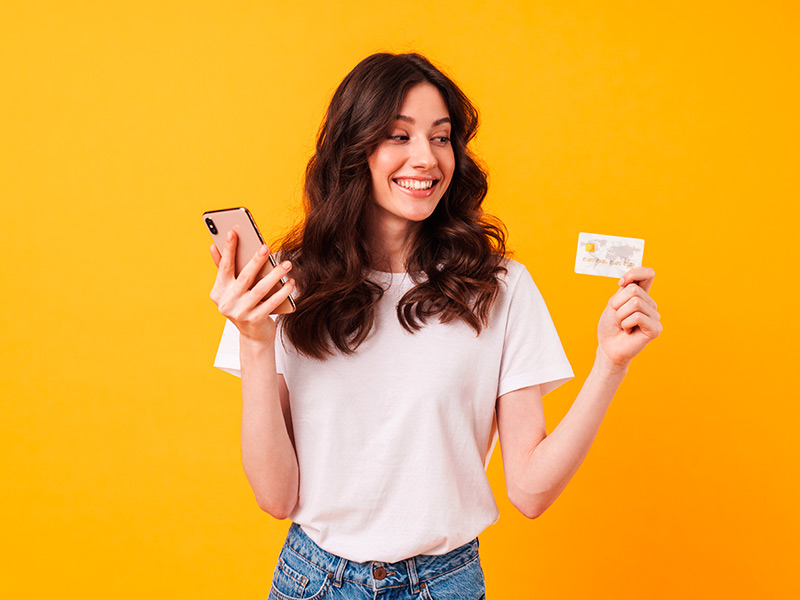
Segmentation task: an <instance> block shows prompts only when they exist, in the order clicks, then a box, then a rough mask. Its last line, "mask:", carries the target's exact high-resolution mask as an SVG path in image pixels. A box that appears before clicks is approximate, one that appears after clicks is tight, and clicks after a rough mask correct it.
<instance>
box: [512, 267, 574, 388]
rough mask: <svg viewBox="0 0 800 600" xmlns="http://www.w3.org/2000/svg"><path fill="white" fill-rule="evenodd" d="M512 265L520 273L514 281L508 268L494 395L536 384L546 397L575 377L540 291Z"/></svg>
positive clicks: (521, 271)
mask: <svg viewBox="0 0 800 600" xmlns="http://www.w3.org/2000/svg"><path fill="white" fill-rule="evenodd" d="M509 266H510V265H509ZM514 266H515V267H517V268H518V269H519V271H520V274H519V276H518V277H517V278H516V281H514V280H513V272H512V270H511V269H509V273H508V275H509V279H510V280H511V281H509V284H508V285H509V288H510V289H509V290H508V292H509V293H510V300H509V303H508V315H507V319H506V328H505V337H504V340H503V352H502V357H501V361H500V378H499V384H498V389H497V396H498V397H500V396H502V395H503V394H507V393H508V392H513V391H514V390H518V389H521V388H524V387H528V386H532V385H539V386H540V389H541V392H542V395H545V394H547V393H548V392H551V391H553V390H554V389H555V388H557V387H558V386H559V385H561V384H562V383H564V382H566V381H568V380H570V379H572V378H573V377H574V376H575V375H574V374H573V372H572V367H571V366H570V364H569V360H567V356H566V354H565V353H564V348H563V347H562V346H561V340H560V339H559V338H558V333H557V332H556V328H555V326H554V325H553V320H552V319H551V317H550V312H549V311H548V310H547V306H546V305H545V302H544V298H542V295H541V293H539V289H538V288H537V287H536V284H535V283H534V282H533V279H532V278H531V276H530V274H529V273H528V270H527V269H526V268H525V267H524V266H522V265H521V264H519V263H514ZM515 270H516V269H515Z"/></svg>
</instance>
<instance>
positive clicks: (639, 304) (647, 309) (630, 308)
mask: <svg viewBox="0 0 800 600" xmlns="http://www.w3.org/2000/svg"><path fill="white" fill-rule="evenodd" d="M637 312H638V313H642V314H644V315H645V316H646V317H649V318H651V319H655V320H656V321H658V320H659V319H660V318H661V315H660V314H659V313H658V311H657V310H656V309H654V308H653V307H652V306H650V305H649V304H648V303H646V302H645V301H644V300H643V299H641V298H639V297H635V298H631V299H630V300H628V301H627V302H626V303H625V304H623V305H622V306H621V307H620V308H619V309H618V310H617V311H616V312H615V313H614V317H615V318H616V320H617V323H619V325H620V327H622V323H624V322H625V319H627V318H628V317H630V316H631V315H633V314H635V313H637ZM623 329H624V327H623Z"/></svg>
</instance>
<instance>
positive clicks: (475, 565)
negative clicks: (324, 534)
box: [269, 523, 486, 600]
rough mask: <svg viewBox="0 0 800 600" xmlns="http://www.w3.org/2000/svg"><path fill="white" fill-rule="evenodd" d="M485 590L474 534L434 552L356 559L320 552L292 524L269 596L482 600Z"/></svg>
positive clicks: (278, 599)
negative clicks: (447, 549) (382, 559)
mask: <svg viewBox="0 0 800 600" xmlns="http://www.w3.org/2000/svg"><path fill="white" fill-rule="evenodd" d="M485 590H486V588H485V587H484V582H483V569H481V561H480V558H479V557H478V540H477V539H474V540H472V541H471V542H469V543H467V544H464V545H463V546H461V547H460V548H456V549H455V550H452V551H450V552H448V553H447V554H442V555H439V556H433V555H428V554H420V555H419V556H414V557H412V558H409V559H406V560H403V561H400V562H395V563H383V562H376V561H372V562H363V563H357V562H352V561H349V560H346V559H344V558H340V557H339V556H336V555H334V554H331V553H330V552H326V551H325V550H323V549H322V548H320V547H319V546H317V545H316V544H315V543H314V542H312V541H311V539H310V538H309V537H308V536H307V535H306V534H305V533H304V532H303V530H302V529H301V528H300V526H298V525H297V524H295V523H293V524H292V526H291V527H290V528H289V535H288V536H287V538H286V543H285V544H284V545H283V548H282V549H281V553H280V555H279V556H278V564H277V566H276V567H275V574H274V575H273V577H272V589H270V592H269V600H298V599H305V600H321V599H323V598H324V599H325V600H344V599H347V600H351V599H352V600H355V599H359V600H411V599H412V598H413V599H415V600H482V599H483V598H485V597H486V591H485Z"/></svg>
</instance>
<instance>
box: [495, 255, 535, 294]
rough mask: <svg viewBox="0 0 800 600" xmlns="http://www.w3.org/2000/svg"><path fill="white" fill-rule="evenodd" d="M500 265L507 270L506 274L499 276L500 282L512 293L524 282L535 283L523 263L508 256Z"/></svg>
mask: <svg viewBox="0 0 800 600" xmlns="http://www.w3.org/2000/svg"><path fill="white" fill-rule="evenodd" d="M500 265H501V266H502V267H503V268H504V269H505V272H504V273H503V272H501V273H499V274H498V280H499V281H500V282H501V283H502V284H504V287H505V288H506V289H507V290H508V291H509V292H512V291H513V290H514V289H515V288H516V287H517V286H518V285H519V284H520V283H522V282H525V281H530V283H533V279H532V278H531V275H530V273H529V272H528V269H527V267H525V265H523V264H522V263H521V262H517V261H516V260H514V259H513V258H509V257H507V256H506V257H504V258H503V260H502V261H501V262H500Z"/></svg>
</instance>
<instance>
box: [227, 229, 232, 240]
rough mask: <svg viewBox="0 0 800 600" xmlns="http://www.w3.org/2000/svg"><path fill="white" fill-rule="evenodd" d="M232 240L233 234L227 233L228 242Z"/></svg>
mask: <svg viewBox="0 0 800 600" xmlns="http://www.w3.org/2000/svg"><path fill="white" fill-rule="evenodd" d="M232 239H233V232H232V231H229V232H228V241H231V240H232Z"/></svg>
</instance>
